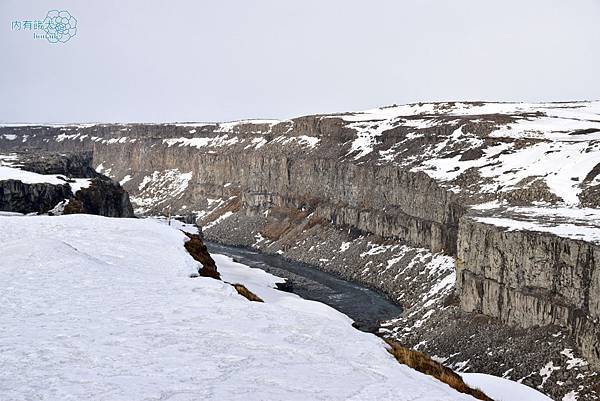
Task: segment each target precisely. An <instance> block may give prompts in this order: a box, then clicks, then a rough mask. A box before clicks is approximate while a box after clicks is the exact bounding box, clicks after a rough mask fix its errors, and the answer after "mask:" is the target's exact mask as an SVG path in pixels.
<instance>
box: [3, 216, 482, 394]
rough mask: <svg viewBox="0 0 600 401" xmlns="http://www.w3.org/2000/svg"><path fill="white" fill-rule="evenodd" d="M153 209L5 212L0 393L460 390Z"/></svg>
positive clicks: (245, 392) (429, 391)
mask: <svg viewBox="0 0 600 401" xmlns="http://www.w3.org/2000/svg"><path fill="white" fill-rule="evenodd" d="M185 238H186V237H185V235H184V234H183V233H182V232H181V231H179V230H177V229H176V228H175V227H174V226H172V227H169V226H167V225H165V224H163V223H159V222H156V221H152V220H137V219H110V218H104V217H98V216H88V215H71V216H60V217H48V216H23V217H21V216H0V255H1V257H0V282H2V283H3V291H2V292H0V305H2V313H1V314H0V327H1V328H2V329H1V330H0V364H1V366H2V368H1V369H0V399H2V400H3V401H4V400H6V401H16V400H34V399H35V400H110V401H118V400H123V401H125V400H126V401H132V400H167V399H168V400H200V399H202V400H212V399H214V400H302V401H305V400H432V401H433V400H436V401H443V400H469V399H472V398H470V397H467V396H465V395H462V394H459V393H456V392H455V391H454V390H452V389H450V388H449V387H448V386H447V385H445V384H443V383H440V382H438V381H436V380H435V379H433V378H430V377H428V376H425V375H423V374H421V373H418V372H416V371H414V370H411V369H409V368H408V367H406V366H403V365H399V364H398V363H397V362H396V361H395V360H394V359H393V358H392V356H390V355H389V354H388V353H387V351H386V349H385V345H384V343H383V342H382V341H381V340H380V339H378V338H377V337H375V336H373V335H370V334H367V333H363V332H360V331H358V330H356V329H354V328H352V326H351V321H350V319H349V318H348V317H346V316H345V315H343V314H341V313H339V312H337V311H335V310H333V309H331V308H329V307H327V306H325V305H323V304H320V303H317V302H312V301H307V300H303V299H301V298H299V297H297V296H295V295H293V294H288V293H284V292H280V291H277V290H274V289H273V288H272V287H273V284H274V283H275V282H276V281H279V280H278V278H277V277H274V276H272V275H270V274H268V273H265V272H263V271H261V270H255V269H250V268H248V267H246V266H244V265H240V264H238V263H235V262H233V261H232V260H231V259H229V258H227V257H224V256H219V255H215V260H216V262H217V264H218V267H219V270H220V271H221V274H222V276H223V279H224V280H225V281H229V282H241V283H243V284H245V285H246V286H247V287H248V288H249V289H250V290H252V291H253V292H255V293H256V294H258V295H259V296H260V297H261V298H262V299H264V300H265V302H264V303H256V302H250V301H248V300H246V299H245V298H243V297H241V296H240V295H238V294H237V292H236V291H235V290H234V289H233V288H232V287H231V286H230V285H228V284H226V283H224V282H221V281H216V280H213V279H208V278H195V279H192V278H189V275H190V274H191V273H193V272H194V271H196V269H197V263H196V262H195V261H194V260H193V259H192V258H191V256H190V255H189V254H187V253H186V251H185V250H184V248H183V243H184V241H185Z"/></svg>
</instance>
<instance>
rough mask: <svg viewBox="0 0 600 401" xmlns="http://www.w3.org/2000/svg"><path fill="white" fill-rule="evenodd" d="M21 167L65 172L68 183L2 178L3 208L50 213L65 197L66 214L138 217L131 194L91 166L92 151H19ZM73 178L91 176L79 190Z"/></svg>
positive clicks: (55, 172) (0, 204)
mask: <svg viewBox="0 0 600 401" xmlns="http://www.w3.org/2000/svg"><path fill="white" fill-rule="evenodd" d="M17 155H18V164H17V165H18V168H19V169H22V170H25V171H31V172H34V173H38V174H52V175H63V176H65V179H64V180H65V183H64V184H62V185H54V184H48V183H36V184H26V183H23V182H21V181H18V180H3V181H0V210H2V211H7V212H17V213H25V214H26V213H48V212H49V211H50V210H51V209H53V208H54V207H55V206H57V205H58V204H59V203H61V202H63V201H68V202H67V203H66V205H65V209H64V213H65V214H75V213H86V214H96V215H101V216H107V217H134V214H133V208H132V206H131V203H130V201H129V194H128V193H127V192H126V191H125V190H124V189H123V188H122V187H121V185H119V183H117V182H115V181H113V180H111V179H110V178H108V177H106V176H103V175H101V174H98V173H97V172H96V171H95V170H94V169H93V168H92V166H91V163H92V153H91V152H67V153H52V152H39V151H36V152H28V153H18V154H17ZM72 178H90V179H91V180H92V181H91V184H90V185H89V187H87V188H82V189H80V190H78V191H77V192H76V193H75V194H74V193H73V192H72V188H71V186H70V185H69V183H70V179H72Z"/></svg>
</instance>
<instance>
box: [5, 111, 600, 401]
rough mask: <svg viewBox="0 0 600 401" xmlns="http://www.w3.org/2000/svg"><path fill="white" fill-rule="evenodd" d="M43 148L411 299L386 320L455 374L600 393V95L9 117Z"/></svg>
mask: <svg viewBox="0 0 600 401" xmlns="http://www.w3.org/2000/svg"><path fill="white" fill-rule="evenodd" d="M34 151H36V152H40V151H44V152H59V153H66V152H68V153H70V154H71V153H72V154H75V155H80V156H77V157H79V159H76V160H84V162H82V163H83V165H84V169H85V168H91V169H92V170H94V171H96V172H97V173H101V174H103V175H106V176H108V177H110V178H111V179H113V180H115V181H118V182H119V183H120V185H121V186H122V187H123V188H124V189H125V190H127V191H128V192H129V194H130V196H131V202H132V204H133V206H134V208H135V212H136V213H137V214H138V215H171V216H176V215H177V216H182V218H184V219H186V220H188V221H190V222H196V223H197V224H198V225H200V226H201V227H202V228H203V232H204V235H205V236H206V238H207V239H209V240H212V241H215V242H221V243H224V244H228V245H235V246H244V247H251V248H254V249H257V250H260V251H262V252H265V253H272V254H279V255H281V256H282V257H284V258H287V259H289V260H292V261H297V262H303V263H306V264H308V265H311V266H314V267H315V268H319V269H322V270H324V271H327V272H330V273H334V274H336V275H338V276H340V277H342V278H344V279H347V280H351V281H356V282H360V283H362V284H365V285H367V286H369V287H371V288H374V289H376V290H378V291H380V292H382V293H383V294H385V295H386V296H387V297H389V298H390V299H391V300H393V301H394V302H396V303H398V304H400V305H401V306H402V308H403V310H404V312H403V314H402V315H401V316H399V317H398V318H397V319H392V320H389V321H386V322H382V326H381V329H380V330H381V332H382V334H384V335H385V336H389V337H390V338H394V339H396V340H398V341H400V342H401V343H403V344H406V345H409V346H412V347H414V348H416V349H418V350H421V351H423V352H426V353H428V354H430V355H432V356H434V357H435V358H437V359H438V360H440V361H443V362H444V363H445V364H447V365H448V366H450V367H452V368H454V369H456V370H459V371H461V370H462V371H480V372H487V373H493V374H496V375H498V376H503V377H507V378H511V379H513V380H518V381H521V382H523V383H524V384H527V385H530V386H532V387H535V388H537V389H540V390H541V391H543V392H545V393H547V394H549V395H551V396H552V397H554V398H555V399H569V398H568V397H579V398H577V399H579V400H584V399H590V400H591V399H597V398H598V397H599V394H600V380H599V379H598V373H597V372H598V371H599V369H600V323H599V320H600V245H599V244H600V210H599V209H598V208H599V207H600V196H598V194H599V193H600V102H570V103H540V104H519V103H482V102H471V103H468V102H467V103H465V102H462V103H461V102H446V103H419V104H412V105H404V106H390V107H384V108H379V109H374V110H369V111H366V112H357V113H342V114H328V115H314V116H305V117H299V118H294V119H291V120H283V121H278V120H248V121H238V122H231V123H180V124H72V125H68V124H61V125H13V126H11V125H5V126H2V127H0V152H2V153H4V154H11V153H14V152H34ZM76 164H77V163H76ZM571 399H573V398H571Z"/></svg>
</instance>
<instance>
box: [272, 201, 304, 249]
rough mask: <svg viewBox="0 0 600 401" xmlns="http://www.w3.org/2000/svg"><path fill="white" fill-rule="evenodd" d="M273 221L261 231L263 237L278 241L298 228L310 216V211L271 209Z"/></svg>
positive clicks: (287, 208) (285, 208) (289, 208)
mask: <svg viewBox="0 0 600 401" xmlns="http://www.w3.org/2000/svg"><path fill="white" fill-rule="evenodd" d="M269 213H270V217H272V219H271V221H269V223H268V224H267V225H265V226H264V228H263V229H262V230H261V231H260V233H261V235H263V236H264V237H266V238H268V239H269V240H271V241H277V240H279V239H280V238H281V237H283V236H284V235H285V234H286V233H288V232H289V231H290V230H292V229H293V228H295V227H297V226H298V225H300V224H301V223H302V221H303V220H304V219H305V218H306V216H308V214H309V212H308V211H303V210H299V209H296V208H291V207H274V208H271V209H270V212H269Z"/></svg>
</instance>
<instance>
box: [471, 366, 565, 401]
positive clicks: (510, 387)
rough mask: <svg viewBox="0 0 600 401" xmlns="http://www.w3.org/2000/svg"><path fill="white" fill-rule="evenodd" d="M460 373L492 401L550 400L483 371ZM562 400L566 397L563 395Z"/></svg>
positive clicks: (522, 386)
mask: <svg viewBox="0 0 600 401" xmlns="http://www.w3.org/2000/svg"><path fill="white" fill-rule="evenodd" d="M460 375H461V376H462V378H463V380H464V381H465V383H467V384H468V385H469V386H471V387H477V388H481V389H484V390H485V393H486V395H487V396H488V397H490V398H493V399H494V401H552V399H551V398H550V397H547V396H545V395H544V394H542V393H540V392H539V391H537V390H534V389H532V388H531V387H527V386H526V385H524V384H519V383H515V382H513V381H511V380H508V379H503V378H501V377H496V376H491V375H486V374H483V373H461V374H460ZM564 400H565V401H567V400H568V399H567V398H566V397H565V398H564Z"/></svg>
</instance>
